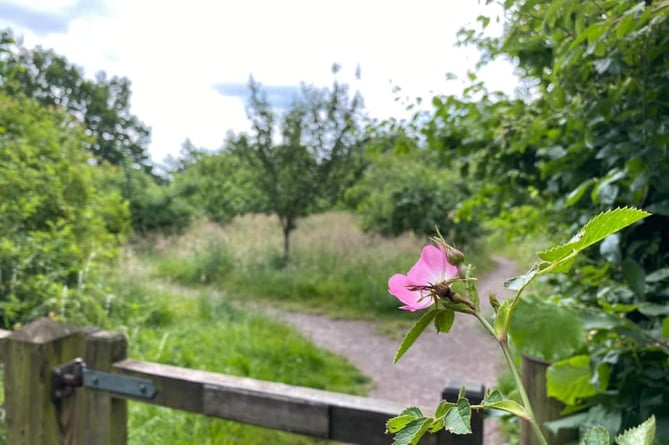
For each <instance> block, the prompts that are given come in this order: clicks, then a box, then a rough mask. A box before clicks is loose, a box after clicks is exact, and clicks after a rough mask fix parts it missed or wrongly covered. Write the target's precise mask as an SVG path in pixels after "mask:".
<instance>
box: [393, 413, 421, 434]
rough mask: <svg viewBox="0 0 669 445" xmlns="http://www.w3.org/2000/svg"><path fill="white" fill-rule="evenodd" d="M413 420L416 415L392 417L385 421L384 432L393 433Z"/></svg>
mask: <svg viewBox="0 0 669 445" xmlns="http://www.w3.org/2000/svg"><path fill="white" fill-rule="evenodd" d="M414 420H416V417H414V416H410V415H404V416H397V417H393V418H392V419H390V420H388V421H387V422H386V433H390V434H395V433H397V432H398V431H401V430H402V429H403V428H404V427H405V426H407V425H408V424H409V423H410V422H413V421H414Z"/></svg>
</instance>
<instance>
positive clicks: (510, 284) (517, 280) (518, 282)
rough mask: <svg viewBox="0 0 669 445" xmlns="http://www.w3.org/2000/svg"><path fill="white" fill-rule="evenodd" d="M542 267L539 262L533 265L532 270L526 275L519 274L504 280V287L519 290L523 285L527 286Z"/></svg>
mask: <svg viewBox="0 0 669 445" xmlns="http://www.w3.org/2000/svg"><path fill="white" fill-rule="evenodd" d="M540 270H541V268H540V267H539V265H538V264H535V265H534V266H532V268H531V269H530V270H528V271H527V273H526V274H525V275H519V276H517V277H513V278H509V279H508V280H506V281H505V282H504V287H505V288H506V289H509V290H514V291H519V290H521V289H522V288H523V287H525V286H527V284H528V283H530V282H531V281H532V280H533V279H534V277H535V276H536V275H537V274H538V273H539V272H540Z"/></svg>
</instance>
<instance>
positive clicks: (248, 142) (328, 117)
mask: <svg viewBox="0 0 669 445" xmlns="http://www.w3.org/2000/svg"><path fill="white" fill-rule="evenodd" d="M250 89H251V100H250V103H249V106H248V116H249V119H250V120H251V122H252V126H253V127H252V130H251V132H250V134H248V135H245V134H242V135H239V136H237V137H236V138H235V139H234V140H232V141H230V144H231V148H232V150H234V151H235V152H237V153H239V154H240V155H241V156H243V158H244V159H246V160H247V161H248V162H249V163H250V165H251V166H252V168H253V169H254V170H255V171H256V172H257V184H258V187H259V189H260V190H261V191H262V193H263V194H264V195H265V196H266V197H267V201H268V206H269V211H270V212H272V213H274V214H276V215H277V217H278V219H279V222H280V224H281V229H282V233H283V240H284V243H283V249H284V250H283V253H284V263H286V262H288V258H289V251H290V235H291V233H292V231H293V230H294V229H295V227H296V221H297V219H298V218H300V217H302V216H305V215H307V214H309V213H311V212H313V211H316V210H320V209H323V208H325V207H326V206H328V205H331V204H332V203H333V202H334V201H335V200H336V199H337V198H338V197H339V196H340V194H341V192H342V191H343V189H344V188H345V187H346V186H348V185H349V184H351V183H352V182H353V181H354V180H355V179H356V178H357V177H358V176H359V174H360V172H361V166H362V165H363V161H362V137H361V134H362V130H361V124H360V123H361V116H360V114H361V107H362V99H361V97H360V96H359V95H358V94H354V95H353V97H350V95H349V90H348V87H347V86H345V85H341V84H339V83H337V82H335V83H334V85H333V87H332V89H326V88H324V89H318V88H315V87H310V86H305V85H303V86H302V90H301V95H300V97H299V98H297V99H296V100H295V102H294V103H293V104H292V106H291V107H290V108H289V109H288V110H287V111H285V112H284V113H282V114H279V113H278V112H276V111H274V110H272V109H271V108H270V104H269V103H268V101H267V98H266V96H265V95H264V94H263V92H262V90H261V87H260V85H259V84H258V83H256V82H255V81H253V80H251V82H250Z"/></svg>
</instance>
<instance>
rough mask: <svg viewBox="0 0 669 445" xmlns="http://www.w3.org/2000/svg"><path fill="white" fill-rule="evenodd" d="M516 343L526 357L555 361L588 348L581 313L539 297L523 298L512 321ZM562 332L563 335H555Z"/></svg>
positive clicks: (513, 336) (514, 342)
mask: <svg viewBox="0 0 669 445" xmlns="http://www.w3.org/2000/svg"><path fill="white" fill-rule="evenodd" d="M509 332H510V334H511V338H512V339H513V344H514V345H515V346H516V347H517V348H518V350H519V351H521V352H522V353H523V354H525V355H529V356H531V357H538V358H541V359H543V360H548V361H556V360H560V359H563V358H566V357H569V356H570V355H573V354H574V353H576V352H577V351H579V350H580V349H581V348H583V347H585V334H586V332H585V326H584V324H583V321H582V320H581V317H580V314H579V313H578V311H576V310H574V309H573V308H571V307H569V306H565V305H559V304H556V303H554V302H552V301H546V300H542V299H540V298H538V297H536V296H524V297H522V298H521V299H520V301H519V302H518V305H517V307H516V309H515V310H514V312H513V317H512V319H511V325H510V330H509ZM556 332H559V333H560V335H554V333H556Z"/></svg>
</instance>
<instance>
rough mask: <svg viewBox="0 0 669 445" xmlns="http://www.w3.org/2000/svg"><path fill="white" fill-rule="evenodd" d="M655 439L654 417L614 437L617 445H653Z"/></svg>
mask: <svg viewBox="0 0 669 445" xmlns="http://www.w3.org/2000/svg"><path fill="white" fill-rule="evenodd" d="M653 439H655V417H654V416H651V417H650V418H648V420H646V421H645V422H644V423H642V424H641V425H638V426H636V427H633V428H630V429H628V430H626V431H624V432H623V433H622V434H620V435H618V436H616V444H617V445H653Z"/></svg>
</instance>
